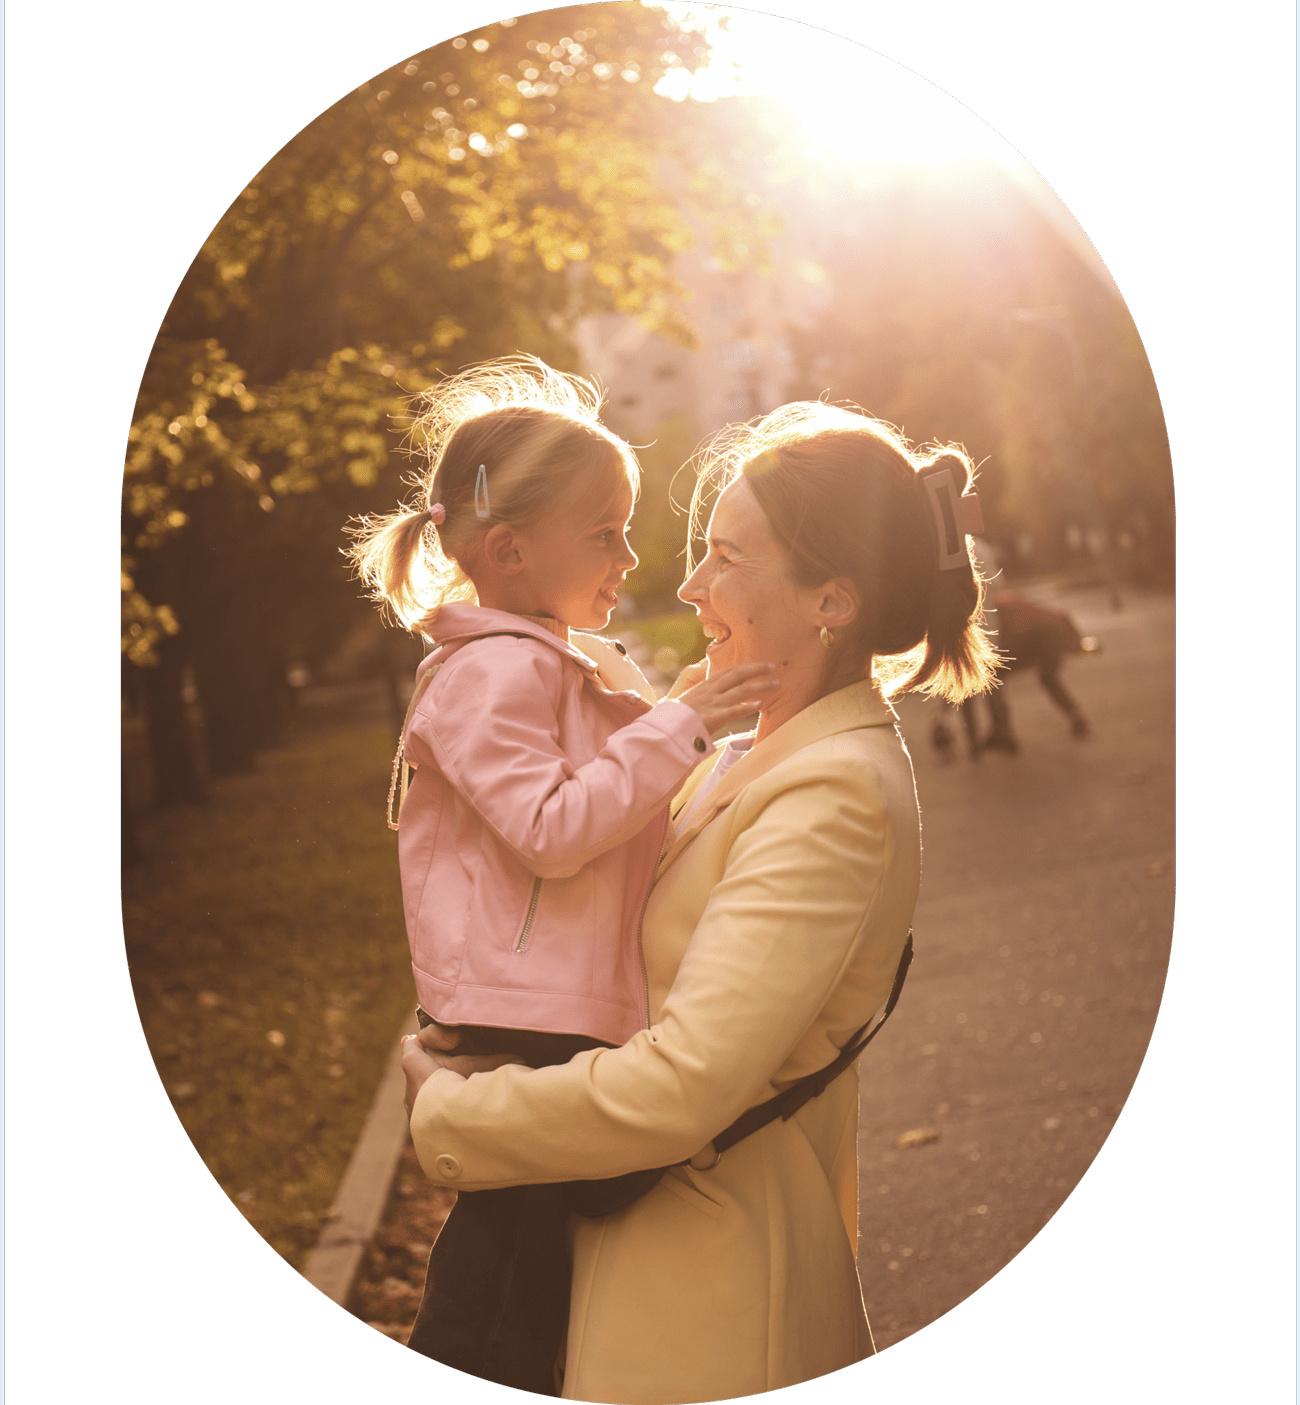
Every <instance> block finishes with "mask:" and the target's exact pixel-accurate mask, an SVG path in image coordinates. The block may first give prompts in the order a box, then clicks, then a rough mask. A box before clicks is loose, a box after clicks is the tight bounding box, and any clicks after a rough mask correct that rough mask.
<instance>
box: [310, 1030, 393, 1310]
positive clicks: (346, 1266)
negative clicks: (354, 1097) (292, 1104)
mask: <svg viewBox="0 0 1300 1405" xmlns="http://www.w3.org/2000/svg"><path fill="white" fill-rule="evenodd" d="M418 1027H419V1026H418V1025H417V1023H416V1019H415V1012H414V1011H412V1012H411V1015H410V1017H409V1018H408V1019H407V1020H406V1022H405V1023H404V1024H403V1025H402V1028H401V1032H400V1034H399V1035H398V1040H397V1045H396V1047H395V1048H394V1049H393V1051H392V1053H391V1054H389V1056H388V1063H387V1065H386V1067H385V1069H384V1076H383V1077H382V1078H381V1079H380V1080H379V1087H378V1089H377V1090H376V1092H375V1100H374V1102H372V1103H371V1104H370V1111H369V1112H368V1113H367V1114H366V1120H365V1122H364V1123H363V1124H362V1127H361V1135H360V1137H359V1138H358V1139H357V1144H356V1146H355V1147H353V1149H352V1155H351V1157H350V1158H349V1160H348V1165H347V1170H346V1171H344V1172H343V1179H342V1180H341V1181H340V1182H339V1188H338V1192H337V1194H336V1195H335V1196H334V1203H333V1204H332V1205H331V1206H330V1209H329V1213H328V1214H327V1215H326V1217H325V1228H324V1229H323V1230H322V1231H321V1235H320V1238H319V1239H318V1240H317V1241H316V1247H315V1248H314V1249H313V1250H312V1251H311V1253H310V1254H308V1255H307V1260H306V1262H305V1263H304V1264H303V1266H302V1269H301V1270H300V1271H301V1273H302V1276H303V1277H304V1278H305V1279H306V1280H307V1281H308V1283H310V1284H312V1286H313V1287H316V1288H319V1289H320V1291H321V1292H322V1293H324V1294H325V1296H326V1297H328V1298H332V1299H333V1300H334V1301H335V1302H336V1303H338V1304H339V1306H340V1307H346V1306H347V1304H348V1298H349V1297H351V1295H352V1287H353V1284H354V1283H355V1282H356V1280H357V1271H358V1270H359V1269H360V1267H361V1257H362V1255H363V1254H364V1253H365V1252H366V1248H367V1246H368V1245H369V1243H370V1241H371V1239H372V1238H373V1237H374V1233H375V1230H376V1229H377V1228H378V1227H379V1221H380V1219H381V1218H382V1217H383V1213H384V1207H385V1205H387V1203H388V1192H389V1189H390V1187H391V1186H392V1183H393V1174H394V1172H395V1171H396V1170H397V1161H398V1158H399V1157H400V1156H401V1154H402V1149H403V1148H404V1147H405V1146H406V1141H407V1133H408V1124H407V1120H406V1109H405V1108H404V1107H403V1106H402V1094H403V1092H404V1091H405V1088H406V1080H405V1077H404V1076H403V1074H402V1036H403V1035H407V1034H414V1033H415V1032H416V1030H417V1029H418Z"/></svg>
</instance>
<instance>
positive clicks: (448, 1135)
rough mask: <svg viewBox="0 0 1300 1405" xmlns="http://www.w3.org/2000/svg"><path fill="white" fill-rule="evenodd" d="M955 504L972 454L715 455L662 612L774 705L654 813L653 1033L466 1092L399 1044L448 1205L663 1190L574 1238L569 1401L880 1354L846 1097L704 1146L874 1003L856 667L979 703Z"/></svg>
mask: <svg viewBox="0 0 1300 1405" xmlns="http://www.w3.org/2000/svg"><path fill="white" fill-rule="evenodd" d="M970 477H971V469H970V463H969V460H967V458H966V457H965V455H964V454H961V453H959V452H956V451H952V450H948V451H936V452H934V453H932V454H929V455H919V454H916V453H913V452H911V451H910V450H909V449H908V448H907V446H906V445H905V443H904V442H903V441H902V440H901V439H900V438H899V436H897V435H896V434H895V433H894V431H892V430H891V429H890V428H888V427H887V426H884V425H881V424H879V423H877V422H875V421H872V420H870V419H868V418H867V417H866V416H864V415H862V414H859V413H854V412H852V411H849V410H845V409H839V408H836V407H832V406H828V405H824V404H819V403H814V404H797V405H788V406H785V407H783V408H782V409H779V410H777V411H774V412H773V413H772V414H771V415H768V416H767V417H766V418H765V419H763V420H762V421H761V422H759V423H758V424H756V425H753V426H746V427H743V428H741V429H739V430H733V431H731V432H729V433H728V434H727V436H726V437H725V438H724V439H723V440H722V441H721V442H718V443H715V445H714V446H713V447H712V449H711V450H709V451H707V452H706V459H705V468H704V472H703V473H702V475H701V481H700V485H699V488H698V489H697V496H696V504H695V511H696V518H697V519H698V513H699V505H700V502H701V501H702V498H703V495H704V494H705V493H706V492H708V491H709V490H710V488H711V487H713V486H721V487H722V492H721V494H720V496H719V498H718V500H717V504H716V507H715V510H714V512H713V515H712V518H711V520H710V523H709V527H708V550H707V554H706V555H705V556H704V558H703V560H702V561H701V562H700V563H699V565H698V566H697V567H696V568H695V569H694V570H693V571H692V573H691V575H690V578H689V579H688V580H687V582H686V584H685V585H684V586H683V587H682V589H681V591H680V594H681V597H682V598H683V599H684V600H686V601H688V602H690V603H691V604H692V605H694V606H695V608H696V610H697V611H698V612H699V616H700V620H701V623H702V624H703V627H704V631H705V633H706V634H707V635H708V636H709V637H710V640H711V642H710V644H709V646H708V668H709V670H710V671H716V670H720V669H722V668H726V667H730V666H732V665H734V664H738V663H743V662H759V661H763V660H768V659H773V660H777V661H778V662H779V665H780V674H779V676H780V679H781V687H780V689H779V690H778V692H777V693H776V695H775V697H774V698H773V699H772V700H771V701H770V702H768V703H766V704H764V706H763V709H762V711H761V713H760V715H759V724H758V728H757V731H756V732H755V733H754V734H753V736H752V737H747V738H743V739H733V740H732V741H731V742H730V743H728V744H727V745H726V746H725V747H722V748H720V749H719V750H718V751H717V752H715V754H714V756H713V757H712V758H710V759H709V760H707V761H706V762H704V763H702V764H701V766H700V767H699V768H698V769H697V771H696V772H695V773H694V774H693V775H692V776H691V777H690V779H689V780H688V781H687V783H686V786H685V787H684V789H683V791H682V792H681V794H680V795H679V796H678V799H677V802H676V803H675V805H674V816H675V821H674V822H675V837H674V839H673V841H672V842H671V844H670V845H669V847H668V849H667V852H666V853H665V854H664V856H663V858H662V860H661V862H660V867H659V871H658V877H657V881H656V885H655V888H654V890H653V891H652V893H651V896H650V899H649V902H648V903H647V906H646V910H645V915H644V920H643V927H642V948H643V955H644V961H645V976H646V1014H647V1024H648V1026H649V1027H648V1028H647V1029H646V1030H644V1031H642V1032H641V1033H640V1034H638V1035H636V1036H635V1037H634V1038H633V1039H631V1040H630V1041H629V1042H628V1043H627V1044H625V1045H623V1046H622V1047H621V1048H618V1049H599V1050H592V1051H588V1052H586V1053H582V1054H579V1055H578V1056H577V1057H576V1058H574V1059H572V1060H571V1061H570V1062H569V1063H567V1064H564V1065H561V1066H558V1067H552V1068H543V1069H530V1068H522V1067H514V1066H507V1067H500V1068H497V1069H496V1070H495V1071H492V1072H487V1073H484V1074H483V1075H482V1076H474V1077H472V1078H464V1077H462V1076H461V1074H462V1073H465V1072H469V1071H470V1070H471V1069H473V1068H474V1067H476V1065H474V1064H471V1063H469V1062H468V1061H466V1060H460V1059H457V1058H455V1057H454V1056H453V1057H450V1058H448V1057H446V1055H445V1053H443V1054H439V1052H438V1051H439V1049H442V1050H444V1051H445V1050H447V1049H449V1048H450V1047H452V1042H453V1041H452V1038H450V1037H447V1036H446V1035H445V1034H440V1033H439V1031H437V1030H436V1029H431V1030H426V1031H425V1032H424V1033H423V1034H422V1035H421V1039H420V1042H419V1043H418V1044H416V1043H412V1044H411V1045H408V1052H407V1054H406V1057H405V1060H404V1065H405V1068H406V1072H407V1079H408V1101H409V1103H410V1105H411V1133H412V1137H413V1139H414V1142H415V1147H416V1151H417V1154H418V1155H419V1158H420V1163H421V1165H422V1166H423V1167H424V1169H425V1172H426V1173H427V1174H428V1175H429V1176H430V1177H431V1178H432V1179H434V1180H435V1181H438V1182H440V1183H441V1184H444V1185H446V1186H449V1187H452V1188H455V1189H458V1190H461V1189H466V1190H473V1189H479V1188H487V1187H494V1186H507V1185H523V1184H533V1183H543V1182H554V1181H565V1180H575V1179H590V1178H607V1177H613V1176H617V1175H621V1174H624V1173H627V1172H630V1171H634V1170H638V1169H641V1168H645V1167H651V1166H664V1165H670V1166H671V1169H670V1170H668V1171H667V1172H666V1173H665V1174H664V1175H663V1177H662V1179H660V1181H659V1182H658V1183H657V1184H656V1185H655V1186H654V1188H653V1189H651V1190H650V1191H649V1193H648V1194H646V1195H645V1196H644V1197H643V1198H641V1199H639V1200H637V1201H636V1202H635V1203H633V1204H631V1205H630V1206H628V1207H627V1208H625V1209H622V1210H619V1211H617V1212H615V1213H614V1214H611V1215H608V1216H606V1217H604V1218H601V1219H581V1218H578V1217H574V1219H573V1221H572V1225H571V1229H572V1246H573V1286H572V1294H571V1299H570V1316H569V1326H568V1337H567V1344H566V1350H565V1352H564V1354H563V1365H562V1377H561V1379H562V1393H563V1395H564V1396H566V1397H568V1398H571V1399H578V1400H597V1401H618V1402H626V1403H627V1405H641V1403H642V1402H644V1405H667V1402H688V1401H705V1400H719V1399H726V1398H730V1397H733V1396H739V1395H748V1394H752V1393H755V1392H758V1391H764V1390H773V1389H776V1388H778V1387H780V1386H786V1385H792V1384H794V1383H796V1382H799V1381H804V1380H808V1379H810V1378H812V1377H815V1376H819V1375H822V1374H825V1373H826V1372H828V1371H834V1370H837V1369H839V1368H840V1367H843V1366H847V1365H849V1364H850V1363H852V1362H854V1361H857V1360H860V1359H861V1358H862V1357H864V1356H866V1355H868V1354H870V1353H871V1351H872V1350H873V1346H872V1342H871V1334H870V1329H869V1327H868V1325H867V1320H866V1316H865V1313H864V1311H863V1307H862V1296H861V1291H860V1288H859V1285H858V1280H857V1275H856V1269H855V1266H854V1255H855V1250H856V1243H857V1189H858V1187H857V1151H856V1148H857V1080H856V1078H855V1077H854V1076H853V1075H852V1073H851V1072H846V1073H845V1074H844V1075H843V1076H841V1077H838V1078H836V1079H835V1080H834V1081H833V1082H832V1083H831V1084H830V1086H829V1087H828V1088H827V1089H826V1091H825V1092H823V1093H822V1094H821V1095H820V1096H819V1097H816V1098H814V1099H813V1100H811V1101H809V1102H807V1103H805V1104H804V1106H803V1107H802V1108H801V1109H800V1110H799V1112H797V1113H796V1114H795V1115H794V1116H793V1117H792V1118H790V1119H789V1120H788V1121H786V1120H782V1119H778V1120H776V1121H774V1122H771V1123H769V1124H768V1125H766V1126H764V1127H763V1128H761V1129H760V1130H759V1131H756V1132H754V1133H753V1134H752V1135H750V1136H748V1137H746V1138H745V1139H743V1140H741V1141H739V1142H738V1143H736V1144H735V1145H734V1146H732V1147H730V1149H728V1150H727V1151H726V1153H725V1155H723V1156H721V1157H720V1158H719V1157H717V1155H716V1153H715V1151H714V1149H713V1148H712V1147H711V1145H710V1142H711V1139H712V1138H713V1137H714V1136H716V1135H718V1134H719V1133H720V1132H721V1131H722V1129H724V1128H726V1127H728V1126H729V1125H730V1124H731V1123H732V1122H733V1121H734V1120H735V1119H736V1118H737V1117H738V1116H739V1115H740V1114H741V1113H743V1112H744V1111H745V1110H746V1109H747V1108H750V1107H753V1106H754V1105H756V1104H759V1103H762V1102H764V1101H765V1100H767V1099H768V1098H770V1097H772V1096H773V1095H774V1094H775V1093H776V1092H779V1091H781V1090H782V1089H784V1088H787V1087H789V1086H790V1085H791V1084H792V1083H793V1082H795V1081H796V1080H798V1079H800V1078H803V1077H804V1076H806V1075H809V1074H812V1073H815V1072H817V1071H818V1070H820V1069H822V1068H824V1067H826V1066H827V1065H828V1064H830V1063H832V1062H833V1061H834V1060H835V1058H836V1056H837V1054H838V1053H839V1051H840V1049H841V1048H842V1047H843V1046H844V1045H845V1044H846V1043H847V1042H848V1040H849V1039H850V1037H851V1036H852V1035H853V1034H854V1032H855V1031H857V1030H858V1029H859V1028H860V1027H861V1026H862V1025H863V1024H864V1022H866V1021H867V1020H868V1019H869V1018H870V1017H871V1015H872V1013H873V1012H874V1011H876V1010H878V1009H879V1008H880V1006H881V1005H882V1004H883V1003H884V1001H885V998H886V996H887V994H888V992H889V990H890V986H891V983H892V981H893V978H894V975H895V971H896V969H897V967H898V964H899V958H900V954H901V953H902V951H903V947H904V944H905V942H906V940H907V934H908V929H909V925H910V922H911V917H912V911H913V907H914V905H915V902H916V895H917V888H918V884H919V880H920V830H919V822H918V816H917V810H916V793H915V787H914V783H913V779H912V772H911V766H910V763H909V761H908V757H907V753H906V751H905V750H904V747H903V744H902V741H901V739H900V737H899V736H898V733H897V731H896V729H895V726H894V717H893V713H892V712H891V710H890V708H889V706H888V704H887V702H886V701H885V698H884V696H883V694H882V689H881V686H880V683H879V681H873V679H872V677H871V674H872V672H873V661H874V665H875V668H874V671H875V674H876V677H877V680H879V679H880V678H881V677H884V678H885V679H886V680H887V682H889V681H892V683H893V686H894V689H895V690H897V689H899V688H924V689H926V690H927V691H931V692H937V693H939V694H941V695H943V696H946V697H948V698H950V699H952V700H954V701H955V700H959V699H961V698H962V697H965V696H967V695H969V694H970V693H971V692H973V691H976V690H978V689H979V688H981V687H983V686H985V685H986V683H987V681H988V679H989V678H990V676H991V668H992V662H993V658H992V653H991V650H990V648H989V646H988V643H987V641H986V639H985V637H984V635H983V633H982V631H981V629H980V627H979V625H978V615H979V604H980V594H981V586H980V583H979V581H978V580H977V578H976V576H975V574H974V572H973V571H972V568H971V564H970V558H969V553H968V548H967V544H966V538H965V535H964V534H965V533H966V532H969V531H975V530H978V528H977V526H976V516H977V507H976V504H975V502H974V499H973V497H972V496H970V495H966V496H962V494H963V493H964V490H966V489H967V488H968V486H969V483H970ZM922 644H924V651H923V654H920V653H919V646H921V645H922ZM913 650H918V653H916V654H913V655H912V657H911V659H910V660H908V661H900V656H902V655H905V654H908V653H909V651H913ZM687 1158H690V1161H691V1164H688V1165H673V1164H672V1163H678V1162H682V1161H684V1160H686V1159H687ZM715 1163H716V1164H715ZM697 1168H699V1169H697Z"/></svg>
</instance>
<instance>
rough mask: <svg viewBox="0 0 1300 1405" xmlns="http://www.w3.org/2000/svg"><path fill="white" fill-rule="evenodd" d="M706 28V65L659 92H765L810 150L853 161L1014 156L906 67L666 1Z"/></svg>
mask: <svg viewBox="0 0 1300 1405" xmlns="http://www.w3.org/2000/svg"><path fill="white" fill-rule="evenodd" d="M663 8H664V9H666V10H667V11H668V12H669V13H670V14H672V15H673V16H674V17H676V18H678V19H679V20H681V21H683V22H685V23H689V24H691V25H692V26H699V27H701V28H702V29H703V30H704V33H705V36H706V38H707V41H708V43H709V45H710V47H711V49H712V51H713V56H712V61H711V62H710V63H709V65H708V66H707V67H706V68H704V69H703V70H702V71H701V72H700V73H698V74H695V75H694V76H692V75H691V74H689V73H688V72H687V71H686V70H685V69H684V68H678V69H673V70H670V72H669V73H668V74H667V76H666V77H664V78H663V79H662V80H661V81H660V83H659V85H658V87H657V89H656V91H657V92H660V93H664V94H666V95H668V96H670V97H674V98H684V97H687V96H690V97H693V98H696V99H697V100H700V101H711V100H714V99H717V98H721V97H727V96H732V95H759V94H766V95H770V96H771V97H773V98H775V99H777V100H779V101H782V102H784V103H787V104H789V105H790V106H791V107H793V108H794V109H795V111H796V112H798V114H799V116H800V118H801V120H802V123H803V126H804V129H805V131H806V133H807V138H808V149H809V153H810V154H815V155H822V156H829V157H831V158H833V159H838V160H842V161H850V162H854V163H857V164H863V165H865V164H869V163H873V162H894V161H917V162H926V161H951V160H954V159H956V158H959V157H962V156H969V155H974V154H981V155H984V156H987V157H991V158H992V159H994V160H996V161H999V162H1000V163H1007V162H1011V161H1015V160H1018V158H1017V157H1016V155H1015V153H1014V152H1013V151H1012V150H1011V148H1010V147H1008V146H1007V144H1006V143H1005V142H1004V141H1002V140H1001V138H999V137H998V136H997V134H996V133H995V132H994V131H993V130H992V129H991V128H989V127H988V126H987V125H986V124H985V123H983V122H981V121H980V120H979V119H978V118H977V117H976V116H975V115H974V114H973V113H971V112H969V111H968V110H967V109H966V108H964V107H963V106H962V105H961V104H960V103H958V102H956V101H955V100H954V99H952V98H950V97H948V95H947V94H945V93H944V92H943V91H942V90H940V89H939V88H936V87H935V86H934V85H933V84H931V83H928V82H927V81H926V80H925V79H923V78H921V77H920V76H918V75H917V74H915V73H912V72H911V71H910V70H908V69H906V68H903V67H902V66H901V65H899V64H897V63H894V62H893V61H892V60H890V59H887V58H885V57H883V56H882V55H881V54H878V53H875V52H874V51H873V50H871V49H868V48H866V47H865V46H863V45H861V44H858V43H855V42H853V41H852V40H848V39H844V38H841V37H840V36H839V35H837V34H832V33H830V32H829V31H827V30H824V29H819V28H817V27H815V26H814V25H810V24H800V23H798V22H796V21H793V20H787V19H782V18H778V17H776V16H772V15H766V14H760V13H757V12H755V11H752V10H726V9H723V8H720V7H714V6H699V5H673V4H669V5H665V6H663Z"/></svg>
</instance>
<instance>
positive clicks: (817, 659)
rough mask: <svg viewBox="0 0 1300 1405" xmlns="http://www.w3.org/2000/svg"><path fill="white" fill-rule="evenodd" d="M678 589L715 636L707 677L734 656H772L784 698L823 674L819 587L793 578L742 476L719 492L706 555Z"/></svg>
mask: <svg viewBox="0 0 1300 1405" xmlns="http://www.w3.org/2000/svg"><path fill="white" fill-rule="evenodd" d="M677 594H678V595H679V596H680V597H681V599H683V600H685V601H686V602H687V603H688V604H691V605H694V606H695V609H696V611H697V613H698V614H699V617H700V624H701V625H702V626H703V628H704V632H705V634H706V635H708V636H709V638H710V640H711V641H712V642H711V643H710V644H709V647H708V659H709V676H710V677H714V676H715V675H716V674H718V673H719V672H721V670H722V669H724V668H730V667H732V666H733V665H735V664H743V663H774V664H776V665H777V675H776V676H777V677H778V678H780V679H782V689H781V693H780V695H779V696H780V698H782V699H789V698H790V697H793V696H796V695H797V694H798V693H800V692H801V689H800V687H799V686H798V685H800V684H802V683H803V682H805V681H806V682H808V683H810V684H815V682H816V681H817V680H819V679H820V676H821V671H822V669H823V667H824V663H825V660H824V652H825V651H824V650H823V649H822V646H821V642H820V638H819V635H818V626H817V619H816V607H817V601H818V600H819V599H820V598H821V595H822V591H820V590H817V589H808V588H805V587H803V586H799V585H796V584H795V583H794V581H792V580H791V579H790V577H789V574H788V572H787V565H786V554H785V552H784V550H783V549H782V547H781V544H780V543H779V542H778V541H777V540H776V538H775V537H774V536H773V535H772V530H771V528H770V527H769V526H768V523H767V517H766V516H765V514H764V512H763V509H762V508H761V507H760V506H759V504H758V499H757V498H756V497H755V496H754V493H753V490H752V489H751V488H750V486H749V484H748V483H747V482H746V481H745V480H744V479H743V478H740V479H737V480H736V481H735V482H734V483H732V484H730V485H729V486H728V487H727V488H726V489H725V490H724V491H723V492H722V494H721V496H720V497H719V498H718V502H717V506H716V507H715V508H714V510H713V516H712V518H711V519H710V521H709V551H708V555H707V556H706V557H705V558H704V560H703V561H701V562H700V564H699V565H698V566H697V567H696V569H695V570H694V571H693V572H692V573H691V576H690V578H689V579H688V580H687V581H686V583H685V584H684V585H683V586H682V588H681V589H680V590H679V591H678V592H677ZM787 680H788V681H787ZM792 684H793V685H796V686H795V687H793V688H792V687H791V685H792Z"/></svg>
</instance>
